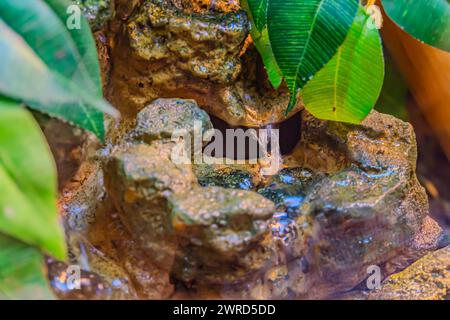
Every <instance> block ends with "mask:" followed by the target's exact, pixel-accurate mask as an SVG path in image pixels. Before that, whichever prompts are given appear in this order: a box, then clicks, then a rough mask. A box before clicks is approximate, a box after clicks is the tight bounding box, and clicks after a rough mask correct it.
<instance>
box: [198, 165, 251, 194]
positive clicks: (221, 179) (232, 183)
mask: <svg viewBox="0 0 450 320" xmlns="http://www.w3.org/2000/svg"><path fill="white" fill-rule="evenodd" d="M193 170H194V173H195V176H196V177H197V180H198V183H199V184H200V185H201V186H202V187H223V188H227V189H242V190H253V189H255V188H256V183H257V182H258V178H257V176H256V170H257V168H256V166H251V165H247V166H245V165H232V166H230V165H212V164H199V165H194V167H193Z"/></svg>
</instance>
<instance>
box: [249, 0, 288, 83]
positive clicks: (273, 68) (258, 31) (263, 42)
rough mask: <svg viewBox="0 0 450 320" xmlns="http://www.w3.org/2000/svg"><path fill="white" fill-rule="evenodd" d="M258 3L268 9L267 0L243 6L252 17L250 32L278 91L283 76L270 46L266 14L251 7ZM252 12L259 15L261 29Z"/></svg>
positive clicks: (254, 1)
mask: <svg viewBox="0 0 450 320" xmlns="http://www.w3.org/2000/svg"><path fill="white" fill-rule="evenodd" d="M257 2H260V3H264V6H265V7H267V0H243V1H242V3H241V5H242V6H243V8H244V9H246V11H247V13H248V16H249V17H250V20H251V22H252V29H251V30H250V33H251V36H252V39H253V42H254V44H255V47H256V49H257V50H258V52H259V54H260V55H261V58H262V60H263V62H264V66H265V68H266V71H267V76H268V78H269V81H270V83H271V84H272V86H273V87H274V88H275V89H278V88H279V87H280V85H281V82H282V81H283V74H282V73H281V70H280V68H279V67H278V64H277V61H276V60H275V56H274V55H273V51H272V47H271V45H270V41H269V31H268V29H267V23H266V15H265V14H266V12H265V11H264V12H261V11H253V10H252V9H251V8H250V5H253V6H255V5H256V4H257ZM252 12H255V15H257V17H258V21H259V22H258V23H259V24H260V26H259V27H258V26H257V23H256V22H255V20H254V18H253V14H252ZM261 15H262V16H261Z"/></svg>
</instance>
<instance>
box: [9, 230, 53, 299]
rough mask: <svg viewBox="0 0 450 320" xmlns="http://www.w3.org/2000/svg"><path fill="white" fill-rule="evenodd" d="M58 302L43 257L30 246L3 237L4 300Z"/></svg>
mask: <svg viewBox="0 0 450 320" xmlns="http://www.w3.org/2000/svg"><path fill="white" fill-rule="evenodd" d="M54 298H55V297H54V295H53V293H52V291H51V290H50V288H49V285H48V281H47V277H46V271H45V267H44V257H43V256H42V254H41V253H39V251H38V250H37V249H35V248H33V247H30V246H29V245H27V244H24V243H22V242H20V241H18V240H15V239H12V238H10V237H7V236H5V235H3V234H0V300H4V299H14V300H18V299H21V300H38V299H42V300H44V299H45V300H49V299H54Z"/></svg>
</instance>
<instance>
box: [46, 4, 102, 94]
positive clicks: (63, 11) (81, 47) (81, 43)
mask: <svg viewBox="0 0 450 320" xmlns="http://www.w3.org/2000/svg"><path fill="white" fill-rule="evenodd" d="M45 2H46V3H47V4H48V5H49V6H50V7H51V8H52V9H53V10H54V12H55V13H56V14H57V15H58V17H59V19H60V20H61V22H62V23H63V24H64V25H66V22H67V18H68V14H67V8H68V7H69V6H70V5H71V4H73V2H74V1H69V0H45ZM80 23H81V25H80V26H81V28H80V29H67V31H68V32H69V33H70V35H71V36H72V39H73V41H74V43H75V46H76V48H77V49H78V53H79V55H80V57H81V62H82V65H84V67H85V69H86V71H87V73H88V74H89V76H90V80H92V81H93V82H94V86H93V89H94V92H97V94H98V96H99V97H101V96H102V77H101V73H100V64H99V61H98V54H97V46H96V44H95V40H94V37H93V36H92V32H91V31H90V26H89V23H88V21H87V20H86V19H84V18H83V17H82V19H81V20H80ZM80 67H81V66H80Z"/></svg>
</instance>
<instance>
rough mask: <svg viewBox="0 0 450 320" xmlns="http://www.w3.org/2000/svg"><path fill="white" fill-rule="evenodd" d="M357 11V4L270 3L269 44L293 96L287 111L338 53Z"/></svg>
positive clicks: (323, 0)
mask: <svg viewBox="0 0 450 320" xmlns="http://www.w3.org/2000/svg"><path fill="white" fill-rule="evenodd" d="M357 9H358V1H357V0H346V1H337V0H268V6H267V26H268V31H269V39H270V43H271V46H272V50H273V53H274V55H275V59H276V61H277V63H278V66H279V67H280V69H281V71H282V73H283V76H284V78H285V79H286V83H287V85H288V87H289V89H290V92H291V101H290V103H289V107H288V111H290V110H292V108H293V107H294V105H295V103H296V98H297V93H298V90H299V89H301V88H303V87H304V85H305V84H306V83H307V82H308V81H309V80H311V79H312V77H313V76H314V75H315V74H316V73H317V72H318V71H319V70H320V69H322V67H323V66H325V64H326V63H327V62H328V61H329V60H330V59H331V58H332V57H333V55H334V54H335V53H336V51H337V49H338V48H339V46H340V45H341V44H342V42H343V41H344V39H345V37H346V35H347V32H348V30H349V29H350V26H351V25H352V22H353V19H354V17H355V15H356V11H357Z"/></svg>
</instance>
